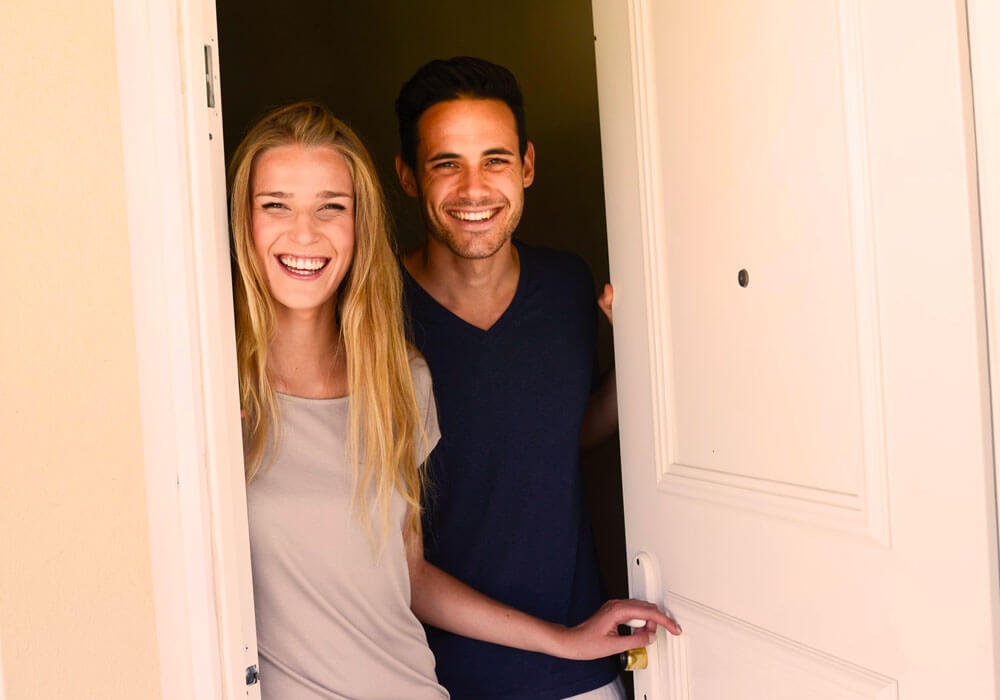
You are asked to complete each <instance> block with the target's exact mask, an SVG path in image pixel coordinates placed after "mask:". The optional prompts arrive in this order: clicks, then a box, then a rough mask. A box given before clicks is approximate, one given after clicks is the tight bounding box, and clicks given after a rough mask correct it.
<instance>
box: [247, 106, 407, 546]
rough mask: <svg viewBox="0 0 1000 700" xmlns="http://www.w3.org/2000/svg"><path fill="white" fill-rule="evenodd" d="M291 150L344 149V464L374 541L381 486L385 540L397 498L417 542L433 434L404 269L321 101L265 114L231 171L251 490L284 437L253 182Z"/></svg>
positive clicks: (340, 309)
mask: <svg viewBox="0 0 1000 700" xmlns="http://www.w3.org/2000/svg"><path fill="white" fill-rule="evenodd" d="M289 144H297V145H300V146H303V147H306V148H308V147H318V146H320V147H321V146H327V147H331V148H334V149H336V150H337V152H338V153H340V154H341V155H342V156H343V157H344V159H345V160H346V161H347V165H348V168H349V169H350V172H351V177H352V179H353V181H354V201H355V209H354V259H353V261H352V262H351V266H350V268H349V270H348V272H347V274H346V276H345V277H344V280H343V282H342V283H341V286H340V289H339V290H338V292H337V305H336V307H337V308H336V313H337V317H338V320H339V329H340V336H341V342H342V344H343V348H344V351H345V355H346V358H347V385H348V391H349V392H350V411H349V414H350V418H349V420H348V430H347V436H348V450H347V455H346V457H347V458H348V459H350V460H352V461H353V463H354V465H356V472H355V474H356V485H355V492H354V505H355V510H356V511H357V512H358V514H359V515H360V517H361V519H362V522H363V523H364V525H365V527H366V528H367V531H368V533H369V536H370V537H372V542H373V543H374V541H375V540H374V534H373V528H372V523H371V519H370V516H369V508H370V504H369V492H370V490H372V489H374V496H375V497H374V501H375V504H376V506H377V508H378V511H379V513H380V515H381V521H382V528H381V537H380V540H381V542H382V543H384V542H385V536H386V533H388V527H389V512H390V504H391V498H392V494H393V492H394V491H398V492H399V493H400V494H402V496H403V498H404V500H405V501H406V503H407V505H408V506H409V508H408V518H407V523H406V525H407V534H408V535H419V533H420V493H421V488H422V478H423V472H422V469H421V468H420V465H418V464H417V458H416V454H417V445H418V440H420V441H424V442H426V436H425V435H424V431H423V427H422V426H423V424H422V421H421V420H420V411H419V407H418V405H417V399H416V396H415V393H414V389H413V378H412V376H411V374H410V365H409V358H408V353H409V351H410V348H409V346H408V344H407V342H406V336H405V333H404V326H403V312H402V301H401V297H402V290H401V282H400V277H399V267H398V264H397V262H396V256H395V251H394V250H393V246H392V243H391V242H390V237H389V218H388V214H387V212H386V208H385V198H384V195H383V193H382V187H381V185H380V184H379V181H378V177H377V176H376V174H375V167H374V165H373V164H372V160H371V157H370V156H369V155H368V151H367V150H366V149H365V147H364V146H363V145H362V143H361V141H360V139H358V137H357V136H356V135H355V134H354V132H353V131H351V130H350V129H349V128H348V127H347V126H346V125H345V124H344V123H343V122H341V121H340V120H338V119H337V118H336V117H334V116H333V114H331V113H330V111H329V110H328V109H327V108H326V107H324V106H323V105H320V104H317V103H313V102H298V103H295V104H291V105H288V106H286V107H281V108H279V109H276V110H274V111H272V112H271V113H269V114H267V115H266V116H265V117H263V118H262V119H261V120H260V121H259V122H257V123H256V125H254V127H253V128H252V129H251V130H250V132H249V133H248V134H247V135H246V137H244V139H243V141H242V142H241V143H240V145H239V147H238V148H237V149H236V152H235V153H234V155H233V158H232V161H231V162H230V164H229V197H230V222H231V226H232V235H233V249H234V255H235V258H236V266H237V271H238V277H237V279H236V280H235V283H234V285H233V286H234V296H235V306H236V348H237V356H238V368H239V379H240V403H241V406H242V409H243V416H244V417H243V444H244V453H245V460H246V461H245V464H246V466H245V470H246V481H247V483H248V484H249V483H250V482H251V481H252V480H253V479H254V477H255V476H257V475H258V474H259V473H260V472H261V470H262V469H266V467H267V466H268V465H265V464H264V452H265V446H266V442H267V438H268V432H269V431H272V439H273V440H276V439H277V437H278V431H279V420H278V418H279V417H278V406H277V401H276V398H275V390H274V387H273V385H272V383H271V379H270V377H269V376H268V373H267V358H268V350H269V346H270V341H271V339H272V338H273V337H274V333H275V331H276V324H275V312H274V305H273V303H272V301H271V295H270V292H269V291H268V287H267V283H266V282H265V281H264V277H263V275H262V274H261V271H260V269H259V267H258V265H257V259H256V256H255V254H254V246H253V232H252V228H251V224H252V220H251V206H252V205H251V198H252V196H253V193H252V192H251V191H250V182H251V178H252V174H253V168H254V164H255V162H256V160H257V158H258V157H259V156H260V155H261V153H263V152H264V151H266V150H268V149H270V148H274V147H276V146H284V145H289Z"/></svg>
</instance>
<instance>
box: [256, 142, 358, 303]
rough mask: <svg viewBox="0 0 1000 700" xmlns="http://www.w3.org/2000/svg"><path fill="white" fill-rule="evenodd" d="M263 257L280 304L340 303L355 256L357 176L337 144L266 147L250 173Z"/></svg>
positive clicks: (269, 284)
mask: <svg viewBox="0 0 1000 700" xmlns="http://www.w3.org/2000/svg"><path fill="white" fill-rule="evenodd" d="M250 197H251V227H252V231H253V243H254V250H255V252H256V254H257V264H258V265H259V266H260V270H261V272H262V273H263V275H264V279H265V281H266V283H267V287H268V289H269V290H270V292H271V297H272V298H273V299H274V302H275V305H276V308H277V310H278V311H281V310H288V311H293V312H299V313H306V314H310V313H317V312H319V311H321V310H324V309H325V307H330V308H328V309H325V310H328V311H331V312H332V307H333V306H335V305H336V297H337V289H338V288H339V287H340V283H341V282H342V281H343V279H344V276H345V275H346V274H347V271H348V269H349V268H350V265H351V259H352V257H353V255H354V183H353V182H352V180H351V172H350V170H349V168H348V165H347V161H346V160H345V159H344V156H342V155H341V154H340V153H339V152H337V151H336V150H335V149H334V148H331V147H329V146H318V147H312V148H307V147H303V146H299V145H297V144H292V145H288V146H277V147H275V148H271V149H269V150H267V151H264V152H263V153H261V154H260V155H259V156H257V160H256V162H255V163H254V168H253V174H252V176H251V180H250Z"/></svg>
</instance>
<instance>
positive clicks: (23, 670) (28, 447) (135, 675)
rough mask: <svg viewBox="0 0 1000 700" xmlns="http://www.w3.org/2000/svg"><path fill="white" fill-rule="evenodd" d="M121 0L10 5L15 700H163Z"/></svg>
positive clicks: (0, 178) (5, 100)
mask: <svg viewBox="0 0 1000 700" xmlns="http://www.w3.org/2000/svg"><path fill="white" fill-rule="evenodd" d="M114 47H115V40H114V32H113V17H112V3H111V0H90V1H87V2H81V1H80V0H61V1H59V0H13V1H12V0H5V2H3V3H0V65H2V66H3V75H4V80H3V84H2V88H0V115H2V116H0V129H2V134H0V163H2V164H3V165H2V166H0V216H2V217H3V220H4V225H3V233H2V237H0V242H2V243H0V299H2V304H0V396H2V397H3V400H2V401H0V436H2V438H0V449H2V452H0V455H2V456H0V533H2V534H0V648H2V650H3V664H2V666H3V674H4V677H5V679H4V680H5V685H6V688H5V690H6V700H28V699H29V698H30V699H31V700H38V699H46V700H48V699H49V698H102V699H117V698H122V699H126V698H127V699H128V700H135V699H137V698H142V699H143V700H145V699H146V698H158V697H159V696H160V691H159V675H158V667H157V653H156V632H155V622H154V612H153V590H152V575H151V571H150V553H149V538H148V525H147V520H146V506H145V492H144V478H143V462H142V442H141V434H140V422H139V396H138V380H137V369H136V357H135V337H134V328H133V322H132V301H131V291H130V286H131V279H130V271H129V250H128V235H127V230H126V223H125V204H124V189H123V187H124V186H123V176H122V156H121V135H120V127H119V111H118V92H117V83H116V68H115V55H114Z"/></svg>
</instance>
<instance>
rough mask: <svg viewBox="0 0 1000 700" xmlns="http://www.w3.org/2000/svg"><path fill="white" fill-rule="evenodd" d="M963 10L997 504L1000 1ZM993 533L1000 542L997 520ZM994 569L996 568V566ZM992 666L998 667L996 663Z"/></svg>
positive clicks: (969, 3) (977, 2)
mask: <svg viewBox="0 0 1000 700" xmlns="http://www.w3.org/2000/svg"><path fill="white" fill-rule="evenodd" d="M966 9H967V12H968V19H969V25H968V27H969V54H970V55H969V61H970V64H971V70H972V104H973V111H974V113H975V124H976V161H977V168H978V175H979V225H980V230H981V231H982V242H983V288H984V290H985V300H984V303H985V305H986V343H987V347H988V352H989V368H990V404H991V408H992V411H991V413H992V419H993V425H992V428H993V431H992V433H993V477H994V482H993V485H994V488H995V492H996V497H997V503H1000V478H998V477H1000V474H998V473H997V447H998V446H1000V309H998V307H1000V0H966ZM997 528H998V530H997V531H998V541H1000V519H998V522H997ZM998 557H1000V554H998ZM997 565H998V566H1000V562H998V564H997ZM998 577H1000V574H998ZM997 665H998V667H1000V659H998V660H997Z"/></svg>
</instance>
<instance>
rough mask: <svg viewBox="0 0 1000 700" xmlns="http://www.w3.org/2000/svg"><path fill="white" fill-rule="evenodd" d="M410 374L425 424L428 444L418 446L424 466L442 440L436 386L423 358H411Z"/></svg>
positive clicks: (418, 458) (418, 461)
mask: <svg viewBox="0 0 1000 700" xmlns="http://www.w3.org/2000/svg"><path fill="white" fill-rule="evenodd" d="M410 374H411V375H412V376H413V393H414V394H416V397H417V405H418V406H419V407H420V420H421V422H422V423H423V427H424V435H426V436H427V443H426V444H421V442H420V441H419V440H418V444H417V463H418V464H423V463H424V461H425V460H426V459H427V455H429V454H430V453H431V450H433V449H434V446H435V445H437V443H438V440H440V439H441V428H440V427H439V426H438V415H437V404H436V403H435V402H434V386H433V383H432V381H431V371H430V368H429V367H428V366H427V362H426V361H425V360H424V358H423V357H421V356H420V355H418V354H416V353H415V351H414V354H413V355H412V356H411V357H410Z"/></svg>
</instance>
